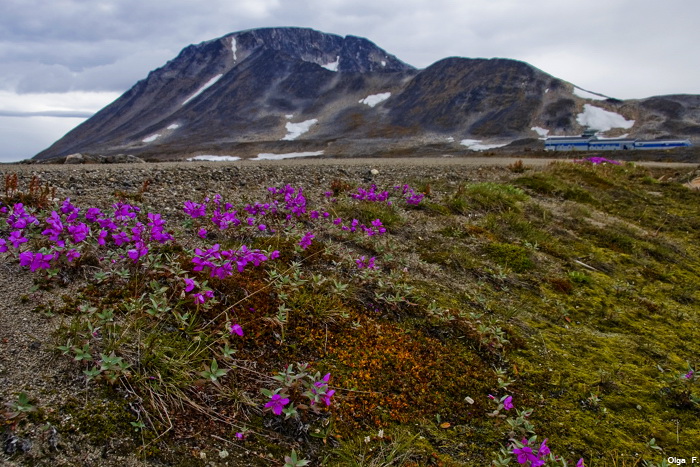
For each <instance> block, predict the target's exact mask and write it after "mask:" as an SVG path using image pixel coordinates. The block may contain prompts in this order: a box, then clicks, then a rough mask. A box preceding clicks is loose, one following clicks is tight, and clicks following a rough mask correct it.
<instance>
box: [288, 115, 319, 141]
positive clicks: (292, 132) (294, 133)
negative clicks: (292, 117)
mask: <svg viewBox="0 0 700 467" xmlns="http://www.w3.org/2000/svg"><path fill="white" fill-rule="evenodd" d="M316 123H318V120H317V119H315V118H312V119H311V120H306V121H303V122H298V123H292V122H287V124H286V125H285V127H286V128H287V136H285V137H284V138H282V141H292V140H294V139H297V138H298V137H299V136H301V135H303V134H304V133H306V132H307V131H309V128H311V126H312V125H314V124H316Z"/></svg>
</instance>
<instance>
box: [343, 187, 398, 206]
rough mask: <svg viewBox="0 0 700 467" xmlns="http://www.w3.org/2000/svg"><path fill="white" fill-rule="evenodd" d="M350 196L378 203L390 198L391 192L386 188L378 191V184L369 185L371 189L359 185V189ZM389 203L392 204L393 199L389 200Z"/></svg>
mask: <svg viewBox="0 0 700 467" xmlns="http://www.w3.org/2000/svg"><path fill="white" fill-rule="evenodd" d="M350 197H351V198H353V199H356V200H358V201H371V202H375V203H376V202H383V201H386V200H387V199H389V192H388V191H386V190H385V191H380V192H377V185H374V184H373V185H372V186H370V187H369V190H365V189H364V188H362V187H359V188H358V189H357V193H352V194H350ZM387 204H391V201H389V202H388V203H387Z"/></svg>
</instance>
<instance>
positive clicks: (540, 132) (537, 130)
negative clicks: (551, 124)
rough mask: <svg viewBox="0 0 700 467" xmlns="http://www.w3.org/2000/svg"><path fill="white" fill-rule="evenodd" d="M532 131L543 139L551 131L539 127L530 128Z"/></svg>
mask: <svg viewBox="0 0 700 467" xmlns="http://www.w3.org/2000/svg"><path fill="white" fill-rule="evenodd" d="M530 129H531V130H532V131H534V132H535V133H537V134H538V135H540V136H541V137H542V138H546V137H547V135H548V134H549V130H548V129H546V128H542V127H539V126H533V127H532V128H530Z"/></svg>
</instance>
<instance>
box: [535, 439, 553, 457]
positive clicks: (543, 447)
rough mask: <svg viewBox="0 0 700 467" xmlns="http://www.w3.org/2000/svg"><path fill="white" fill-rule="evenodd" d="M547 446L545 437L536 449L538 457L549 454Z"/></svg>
mask: <svg viewBox="0 0 700 467" xmlns="http://www.w3.org/2000/svg"><path fill="white" fill-rule="evenodd" d="M549 453H550V451H549V446H547V438H545V439H544V441H542V444H540V449H539V450H538V451H537V455H538V456H540V457H544V456H547V455H549Z"/></svg>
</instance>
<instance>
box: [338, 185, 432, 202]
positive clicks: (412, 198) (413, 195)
mask: <svg viewBox="0 0 700 467" xmlns="http://www.w3.org/2000/svg"><path fill="white" fill-rule="evenodd" d="M394 191H396V192H400V195H401V196H402V197H403V200H404V201H405V202H406V203H407V204H410V205H413V206H417V205H418V204H420V202H421V201H422V200H423V197H424V196H425V195H423V194H422V193H417V192H416V191H415V190H414V189H413V188H411V187H410V186H409V185H406V184H405V185H397V186H395V187H394ZM390 196H391V194H390V193H389V191H387V190H384V191H378V190H377V185H374V184H373V185H371V186H370V187H369V189H364V188H362V187H359V188H358V189H357V192H356V193H351V194H350V197H351V198H353V199H356V200H358V201H370V202H386V204H387V205H388V206H391V205H392V201H390V200H389V197H390Z"/></svg>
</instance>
